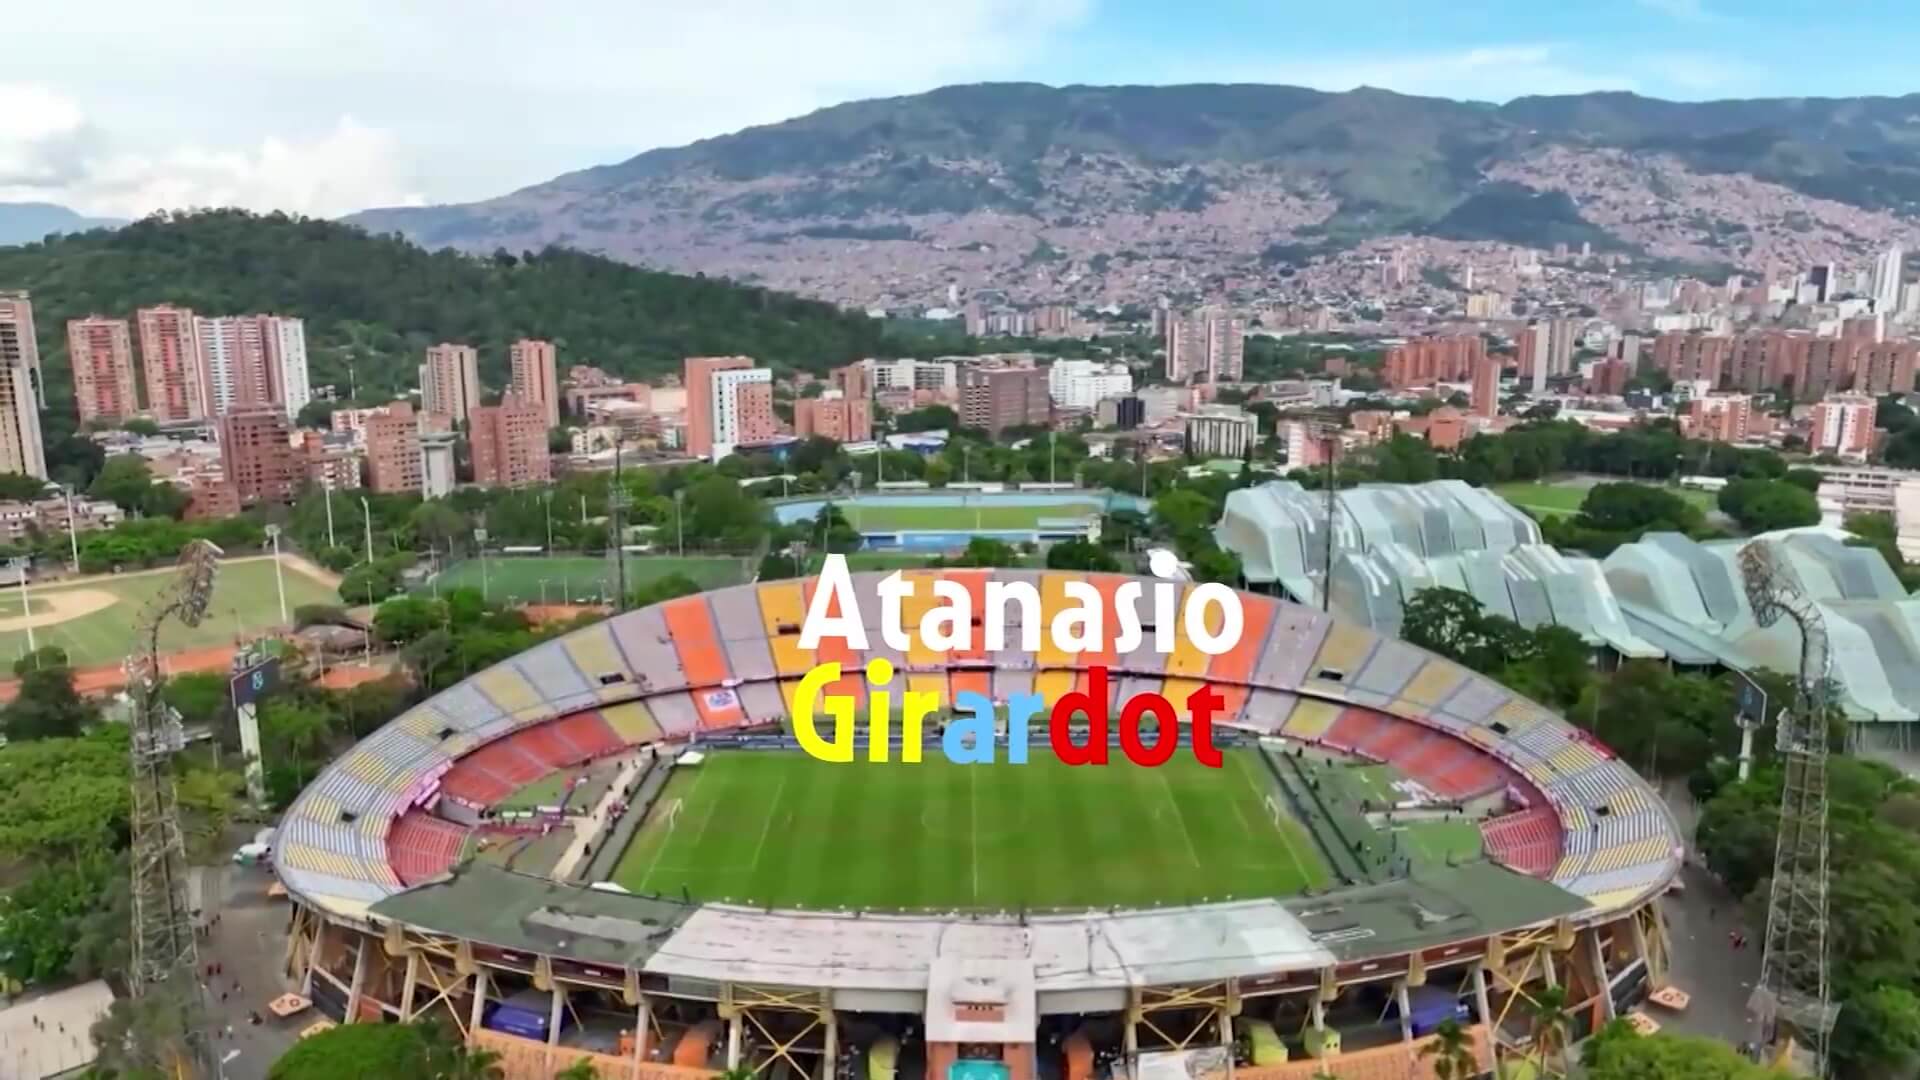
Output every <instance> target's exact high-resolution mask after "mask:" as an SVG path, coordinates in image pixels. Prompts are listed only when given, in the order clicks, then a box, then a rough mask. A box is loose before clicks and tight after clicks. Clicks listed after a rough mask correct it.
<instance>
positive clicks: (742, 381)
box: [708, 368, 773, 461]
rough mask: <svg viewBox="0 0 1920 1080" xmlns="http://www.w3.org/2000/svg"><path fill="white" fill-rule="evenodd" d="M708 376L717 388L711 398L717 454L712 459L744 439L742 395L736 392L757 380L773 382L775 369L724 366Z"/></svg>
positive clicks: (717, 457) (719, 456)
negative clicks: (741, 435) (741, 411)
mask: <svg viewBox="0 0 1920 1080" xmlns="http://www.w3.org/2000/svg"><path fill="white" fill-rule="evenodd" d="M708 378H710V379H712V380H713V392H712V393H711V394H710V395H709V398H708V400H710V401H711V402H712V403H713V454H712V456H711V457H710V458H709V460H711V461H719V460H720V459H721V458H724V457H726V456H727V455H728V454H731V453H733V448H734V447H735V446H737V445H739V442H740V430H741V423H740V395H739V394H738V393H737V392H736V391H737V390H738V389H739V388H740V387H742V386H751V385H753V384H755V383H765V384H766V385H767V386H769V387H771V386H772V385H773V371H772V369H770V368H723V369H721V370H719V371H715V372H711V373H710V374H709V375H708Z"/></svg>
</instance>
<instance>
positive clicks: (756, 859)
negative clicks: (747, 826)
mask: <svg viewBox="0 0 1920 1080" xmlns="http://www.w3.org/2000/svg"><path fill="white" fill-rule="evenodd" d="M786 790H787V776H786V774H785V773H781V774H780V782H779V783H778V784H775V785H774V787H773V801H772V802H769V803H768V804H767V820H766V821H764V822H762V823H761V824H760V842H759V843H757V844H755V845H753V858H752V859H750V860H748V865H749V866H759V865H760V852H761V851H762V850H763V849H764V848H765V847H766V846H767V834H768V833H770V832H772V831H773V813H774V811H775V810H778V809H779V808H780V796H781V795H782V794H784V793H785V792H786Z"/></svg>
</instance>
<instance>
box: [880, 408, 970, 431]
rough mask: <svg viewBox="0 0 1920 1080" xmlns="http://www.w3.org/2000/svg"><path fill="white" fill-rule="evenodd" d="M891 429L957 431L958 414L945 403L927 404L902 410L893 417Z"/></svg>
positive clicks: (958, 428) (958, 426) (958, 424)
mask: <svg viewBox="0 0 1920 1080" xmlns="http://www.w3.org/2000/svg"><path fill="white" fill-rule="evenodd" d="M893 430H895V431H900V432H910V431H958V430H960V414H959V413H956V412H954V411H953V409H952V408H951V407H949V406H946V405H928V406H925V407H924V408H919V409H915V410H913V411H912V412H903V413H901V414H900V415H898V416H895V417H894V418H893Z"/></svg>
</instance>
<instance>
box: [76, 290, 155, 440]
mask: <svg viewBox="0 0 1920 1080" xmlns="http://www.w3.org/2000/svg"><path fill="white" fill-rule="evenodd" d="M67 359H68V360H69V361H71V362H72V364H73V398H74V403H75V404H76V405H77V406H78V407H79V410H80V422H81V423H82V424H90V423H94V422H96V421H98V422H102V423H114V422H117V421H120V420H125V419H127V418H128V417H131V416H133V415H134V414H135V413H137V412H139V411H140V401H139V398H138V397H137V396H136V391H135V390H134V381H135V380H134V376H133V334H132V332H131V330H129V329H128V327H127V320H125V319H109V318H107V317H106V316H104V315H89V316H88V317H86V318H84V319H69V320H67Z"/></svg>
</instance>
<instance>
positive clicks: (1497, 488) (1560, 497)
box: [1491, 483, 1718, 517]
mask: <svg viewBox="0 0 1920 1080" xmlns="http://www.w3.org/2000/svg"><path fill="white" fill-rule="evenodd" d="M1491 490H1492V491H1493V493H1494V494H1496V495H1498V496H1500V497H1501V498H1503V499H1505V500H1507V501H1508V502H1510V503H1512V504H1513V505H1515V506H1517V507H1519V508H1520V509H1522V510H1527V511H1530V512H1532V513H1533V514H1534V515H1535V516H1544V517H1560V516H1565V515H1569V514H1577V513H1579V512H1580V504H1581V503H1583V502H1585V501H1586V499H1587V491H1588V486H1587V485H1586V484H1580V485H1578V486H1575V485H1570V484H1539V483H1535V484H1520V483H1515V484H1495V485H1493V487H1492V488H1491ZM1665 490H1667V491H1670V492H1672V493H1673V494H1675V495H1678V496H1680V497H1681V498H1682V499H1685V500H1686V501H1687V502H1690V503H1692V504H1693V505H1695V506H1697V507H1699V508H1700V509H1701V510H1702V511H1711V510H1713V509H1714V508H1715V507H1716V506H1717V505H1718V504H1717V502H1716V501H1715V497H1714V493H1713V492H1711V491H1699V490H1696V489H1694V488H1683V487H1667V488H1666V489H1665Z"/></svg>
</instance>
